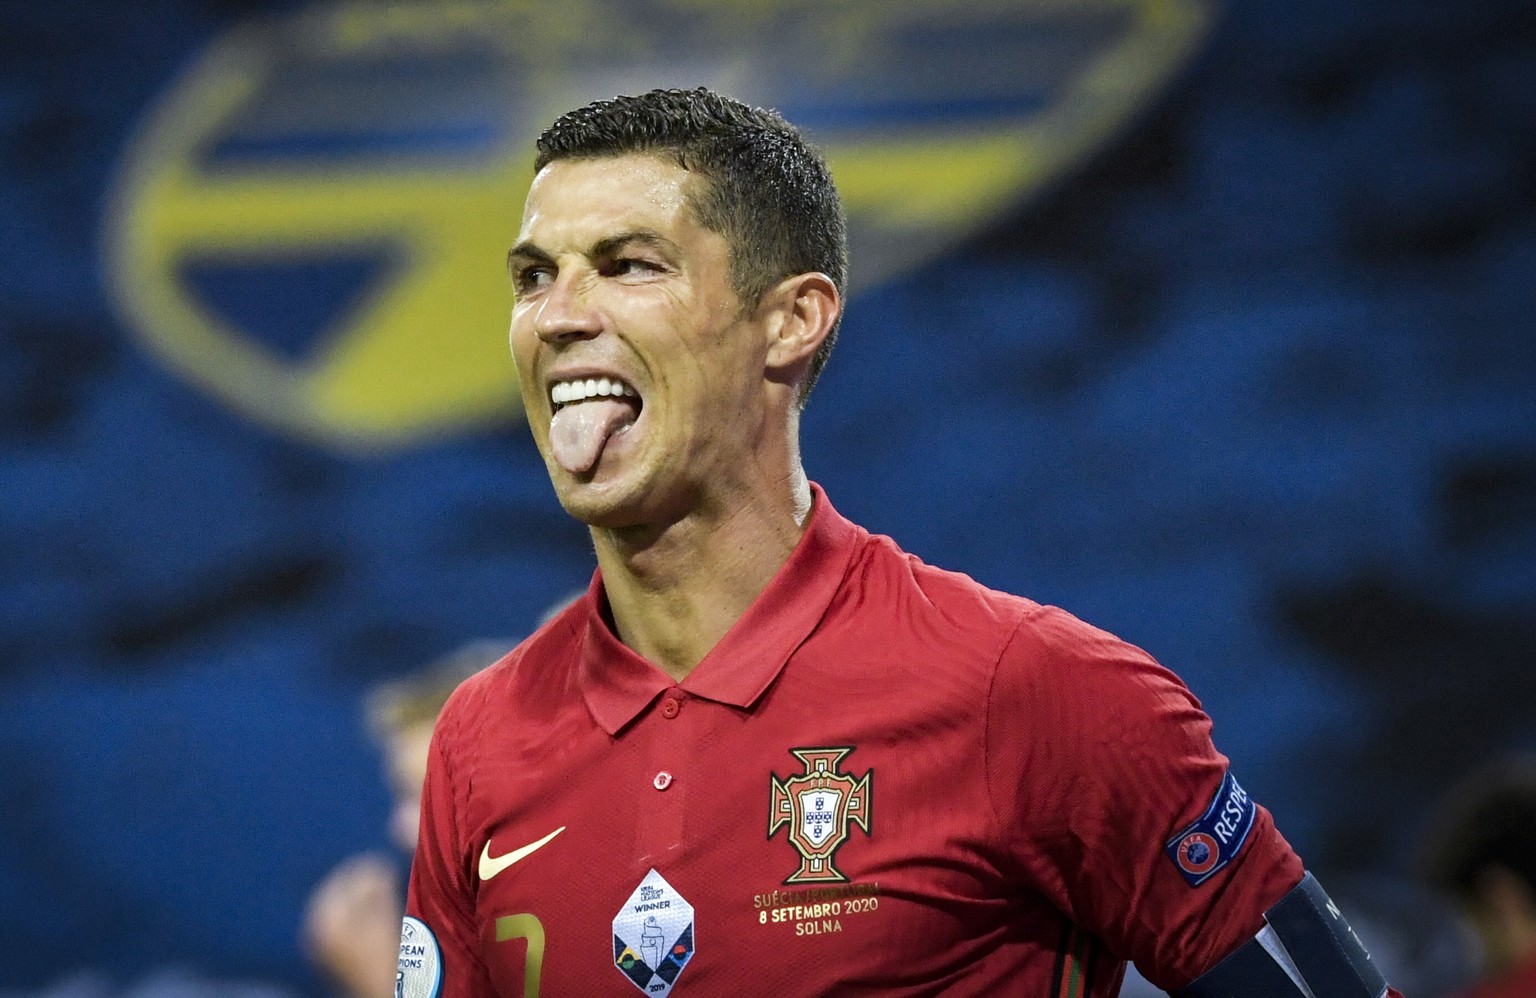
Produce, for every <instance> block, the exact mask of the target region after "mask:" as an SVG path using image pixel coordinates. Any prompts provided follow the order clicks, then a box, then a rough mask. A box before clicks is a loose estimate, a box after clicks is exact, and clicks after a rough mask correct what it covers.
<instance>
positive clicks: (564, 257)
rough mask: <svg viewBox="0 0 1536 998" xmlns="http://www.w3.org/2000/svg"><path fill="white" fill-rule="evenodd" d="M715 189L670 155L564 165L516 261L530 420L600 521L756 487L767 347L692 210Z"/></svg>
mask: <svg viewBox="0 0 1536 998" xmlns="http://www.w3.org/2000/svg"><path fill="white" fill-rule="evenodd" d="M700 183H702V181H701V180H700V179H699V178H697V177H695V176H693V175H692V174H690V173H689V172H688V171H687V170H685V169H683V168H682V167H681V166H678V165H677V164H676V163H674V162H672V161H670V160H667V159H663V158H661V157H658V156H650V155H630V156H615V157H605V158H599V159H584V160H563V161H559V162H555V163H552V164H550V165H549V166H547V167H545V168H544V169H543V170H542V171H540V173H539V175H538V176H537V177H536V178H535V179H534V182H533V186H532V188H531V189H530V190H529V193H528V200H527V203H526V207H525V209H524V213H523V226H522V231H521V233H520V234H519V238H518V244H517V245H516V246H515V247H513V250H512V252H511V253H510V254H509V257H508V266H509V268H510V270H511V275H512V281H513V288H514V291H515V292H516V295H517V301H516V304H515V305H514V306H513V309H512V330H511V341H512V354H513V357H514V359H515V360H516V361H517V368H518V374H519V377H520V379H521V383H522V390H523V401H524V407H525V410H526V412H527V416H528V424H529V427H530V428H531V430H532V432H533V437H534V440H535V442H536V443H537V444H538V447H539V451H540V453H541V454H542V455H543V456H544V463H545V465H546V466H547V468H548V469H549V476H550V479H551V481H552V482H553V483H554V486H555V492H556V493H557V495H558V496H559V497H560V501H561V503H562V505H564V506H565V508H566V510H567V511H568V512H569V513H571V514H572V515H573V516H575V517H577V518H578V519H580V520H583V521H584V522H586V523H589V524H591V525H593V526H600V527H612V528H620V527H627V526H634V525H638V524H651V525H658V524H664V523H667V522H672V521H674V520H676V519H679V518H681V517H682V516H683V515H685V514H686V513H687V512H689V511H691V510H693V509H696V508H699V506H700V504H702V503H705V502H707V501H708V499H707V498H706V497H707V496H708V495H710V494H711V493H713V494H716V495H718V494H720V490H722V489H724V490H727V491H728V490H730V489H731V488H732V487H735V486H737V485H740V484H741V483H742V482H744V481H745V477H744V469H746V468H749V467H750V465H751V452H752V449H753V447H754V445H755V443H756V442H757V441H758V440H760V439H761V435H762V430H763V426H764V415H765V414H764V405H763V375H764V362H765V358H766V356H767V337H766V336H765V335H764V333H763V331H762V329H761V327H760V325H759V323H758V321H757V320H756V319H755V318H753V317H751V316H746V315H744V314H743V312H742V307H741V302H740V300H739V299H738V298H737V295H736V292H735V290H734V289H733V287H732V284H731V269H730V249H729V246H728V245H727V243H726V240H725V238H724V237H723V236H721V235H720V234H719V233H716V232H711V231H710V230H708V229H705V228H704V227H703V226H701V225H700V224H699V223H698V222H697V221H696V220H695V218H694V216H693V213H692V212H691V211H690V210H689V207H688V195H689V192H690V191H692V190H694V189H695V187H694V185H696V184H700Z"/></svg>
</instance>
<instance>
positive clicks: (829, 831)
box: [768, 746, 874, 884]
mask: <svg viewBox="0 0 1536 998" xmlns="http://www.w3.org/2000/svg"><path fill="white" fill-rule="evenodd" d="M789 751H790V752H791V753H792V754H793V755H794V756H795V758H797V759H799V760H800V761H801V763H803V764H804V765H805V772H804V773H802V774H800V775H799V776H791V777H790V778H789V779H787V780H781V779H779V778H778V777H777V776H773V775H770V776H769V778H768V782H769V787H770V791H771V799H770V801H769V805H768V837H769V838H770V839H771V838H773V836H774V833H776V832H777V831H778V830H779V828H780V827H783V826H787V827H788V828H789V844H790V845H792V846H794V847H795V851H796V852H798V853H799V854H800V868H799V869H798V870H796V871H795V872H794V873H792V874H790V875H789V876H788V877H786V878H785V880H784V882H785V883H786V884H805V883H842V882H844V881H846V880H847V879H848V878H847V877H845V876H843V874H842V871H840V870H838V868H837V866H836V865H835V864H834V863H833V862H832V860H833V857H834V856H835V855H836V853H837V850H838V848H839V847H841V846H842V844H843V843H844V842H845V841H847V839H848V826H849V824H850V823H851V824H856V825H858V826H859V827H860V828H862V829H863V830H864V834H865V835H868V834H869V807H870V801H869V797H870V781H871V780H872V779H873V777H874V771H873V770H870V771H866V772H865V773H864V775H863V776H861V777H859V778H857V779H855V778H854V777H852V776H850V775H849V774H847V773H841V772H838V768H837V767H838V763H839V762H841V761H842V758H843V756H845V755H847V754H848V753H849V752H852V751H853V747H852V746H845V747H842V748H797V749H790V750H789Z"/></svg>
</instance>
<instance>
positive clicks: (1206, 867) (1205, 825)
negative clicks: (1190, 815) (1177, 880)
mask: <svg viewBox="0 0 1536 998" xmlns="http://www.w3.org/2000/svg"><path fill="white" fill-rule="evenodd" d="M1257 813H1258V811H1257V808H1256V807H1255V805H1254V803H1253V798H1252V797H1249V796H1248V792H1247V791H1246V790H1244V789H1243V788H1242V787H1240V786H1238V785H1237V778H1236V777H1235V776H1233V775H1232V771H1231V770H1228V771H1227V773H1226V775H1225V776H1223V777H1222V780H1221V786H1220V787H1218V788H1217V790H1216V796H1215V797H1214V798H1213V799H1212V800H1211V806H1210V807H1208V808H1206V810H1205V813H1204V814H1202V815H1201V816H1200V817H1199V818H1198V819H1196V821H1195V822H1194V823H1193V824H1191V825H1190V826H1188V827H1187V828H1185V829H1184V830H1183V831H1181V832H1179V833H1178V834H1176V835H1175V836H1174V837H1173V838H1171V839H1169V840H1168V844H1167V845H1165V846H1164V847H1163V851H1164V852H1166V853H1167V854H1168V858H1169V859H1171V860H1173V865H1174V866H1177V867H1178V868H1179V872H1180V873H1181V874H1183V875H1184V879H1185V880H1187V881H1189V886H1191V887H1198V886H1200V885H1201V884H1203V883H1205V882H1206V881H1207V880H1209V879H1210V878H1211V877H1213V876H1215V875H1216V874H1217V873H1218V872H1219V871H1220V870H1221V868H1222V867H1224V866H1226V865H1227V864H1228V863H1230V862H1232V860H1233V859H1234V858H1235V857H1236V856H1237V854H1238V852H1239V851H1240V850H1241V849H1242V848H1243V843H1244V842H1246V841H1248V833H1249V832H1250V831H1252V830H1253V819H1254V816H1255V815H1256V814H1257Z"/></svg>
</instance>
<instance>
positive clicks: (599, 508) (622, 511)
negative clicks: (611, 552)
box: [555, 470, 645, 530]
mask: <svg viewBox="0 0 1536 998" xmlns="http://www.w3.org/2000/svg"><path fill="white" fill-rule="evenodd" d="M555 474H557V475H560V476H561V477H562V478H563V479H564V481H563V482H558V481H557V482H556V484H555V496H556V498H558V499H559V500H560V505H561V506H562V507H563V508H564V509H565V511H566V513H568V514H570V516H572V517H573V518H575V519H577V520H580V521H581V522H582V523H585V524H586V525H587V526H589V527H600V528H604V529H609V530H617V529H619V528H621V527H632V526H635V525H637V524H639V523H642V522H644V519H645V516H644V501H643V500H644V491H643V490H642V489H640V488H638V487H637V486H629V485H626V484H625V483H621V482H594V481H586V482H582V481H572V480H571V476H570V475H569V474H567V473H566V472H565V471H563V470H561V471H556V472H555Z"/></svg>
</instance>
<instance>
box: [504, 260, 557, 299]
mask: <svg viewBox="0 0 1536 998" xmlns="http://www.w3.org/2000/svg"><path fill="white" fill-rule="evenodd" d="M554 280H555V268H553V267H551V266H549V265H548V264H544V263H531V264H529V265H528V266H526V267H519V268H517V269H516V270H515V271H513V273H512V289H513V290H514V291H516V292H517V293H518V294H520V295H521V294H527V293H528V292H530V291H536V290H538V289H539V288H543V287H548V286H549V285H550V284H552V283H553V282H554Z"/></svg>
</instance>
